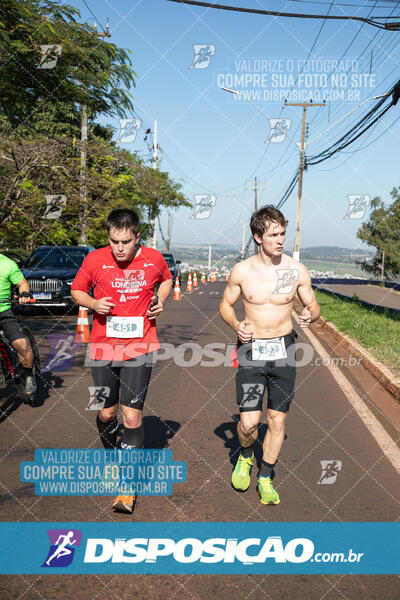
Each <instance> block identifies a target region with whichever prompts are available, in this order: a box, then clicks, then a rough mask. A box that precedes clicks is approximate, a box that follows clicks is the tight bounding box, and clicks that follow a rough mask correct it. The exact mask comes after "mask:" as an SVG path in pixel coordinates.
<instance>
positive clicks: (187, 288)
mask: <svg viewBox="0 0 400 600" xmlns="http://www.w3.org/2000/svg"><path fill="white" fill-rule="evenodd" d="M186 291H187V292H193V283H192V274H191V273H189V277H188V280H187V286H186Z"/></svg>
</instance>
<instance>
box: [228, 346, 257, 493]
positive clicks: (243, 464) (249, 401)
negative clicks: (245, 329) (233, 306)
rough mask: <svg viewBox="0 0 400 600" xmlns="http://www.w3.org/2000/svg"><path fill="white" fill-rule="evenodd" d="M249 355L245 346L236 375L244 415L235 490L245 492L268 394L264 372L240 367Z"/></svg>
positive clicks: (234, 472) (237, 390)
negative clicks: (244, 358) (241, 362)
mask: <svg viewBox="0 0 400 600" xmlns="http://www.w3.org/2000/svg"><path fill="white" fill-rule="evenodd" d="M245 353H246V347H245V345H243V347H242V351H241V356H240V357H239V367H238V371H237V374H236V402H237V404H238V406H239V411H240V421H239V423H238V425H237V433H238V438H239V442H240V446H241V449H240V452H239V456H238V460H237V463H236V466H235V468H234V470H233V473H232V485H233V487H234V488H235V489H236V490H239V491H242V492H244V491H245V490H247V489H248V487H249V485H250V471H251V467H252V465H253V460H254V448H253V446H254V442H255V441H256V439H257V435H258V424H259V422H260V419H261V409H262V401H263V396H264V391H265V376H264V375H263V374H262V372H260V370H259V369H258V368H254V367H251V366H250V367H248V366H246V367H244V366H242V365H241V364H240V361H241V359H243V357H245Z"/></svg>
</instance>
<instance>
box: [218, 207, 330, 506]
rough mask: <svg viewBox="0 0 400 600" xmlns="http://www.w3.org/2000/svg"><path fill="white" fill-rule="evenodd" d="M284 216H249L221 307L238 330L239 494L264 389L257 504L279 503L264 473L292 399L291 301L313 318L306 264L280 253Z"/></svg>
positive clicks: (235, 478) (269, 212) (303, 317)
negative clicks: (252, 246) (240, 311)
mask: <svg viewBox="0 0 400 600" xmlns="http://www.w3.org/2000/svg"><path fill="white" fill-rule="evenodd" d="M286 226H287V221H286V219H285V217H284V216H283V214H282V213H281V212H280V211H279V210H278V209H276V208H275V207H274V206H264V207H263V208H261V209H260V210H258V211H257V212H255V213H254V214H253V215H252V217H251V221H250V228H251V232H252V234H253V237H254V240H255V241H256V242H257V244H258V245H259V247H260V249H259V253H258V254H257V255H255V256H252V257H251V258H248V259H247V260H245V261H242V262H240V263H237V264H236V265H235V266H234V267H233V269H232V272H231V275H230V277H229V282H228V285H227V286H226V288H225V291H224V295H223V298H222V301H221V305H220V314H221V316H222V318H223V319H224V321H225V322H226V323H228V325H230V326H231V327H232V329H233V330H234V331H236V332H237V335H238V338H239V340H238V347H237V364H238V371H237V374H236V397H237V403H238V405H239V410H240V421H239V423H238V426H237V432H238V437H239V441H240V444H241V451H240V454H239V458H238V460H237V463H236V466H235V469H234V471H233V473H232V485H233V487H234V488H235V489H237V490H240V491H245V490H247V488H248V487H249V485H250V471H251V467H252V465H253V461H254V450H253V446H254V442H255V441H256V440H257V435H258V424H259V422H260V419H261V411H262V401H263V396H264V392H265V389H266V388H267V390H268V406H267V423H268V429H267V433H266V435H265V438H264V441H263V458H262V462H261V469H260V471H259V474H258V482H257V492H258V494H259V496H260V499H261V502H262V503H263V504H279V502H280V500H279V495H278V493H277V491H276V490H275V489H274V487H273V485H272V482H271V478H272V476H273V467H274V465H275V463H276V461H277V458H278V456H279V453H280V450H281V448H282V443H283V440H284V436H285V418H286V413H287V412H288V410H289V406H290V403H291V401H292V399H293V392H294V383H295V377H296V366H295V337H296V334H295V332H294V331H293V327H292V318H291V315H292V307H293V298H294V296H295V294H296V293H297V294H298V296H299V298H300V300H301V302H302V303H303V305H304V309H303V311H302V313H301V314H300V315H299V319H300V326H301V327H308V325H309V324H310V323H311V322H312V321H315V320H316V319H318V317H319V315H320V309H319V305H318V303H317V300H316V298H315V294H314V291H313V289H312V287H311V278H310V274H309V272H308V270H307V268H306V267H305V266H304V265H302V264H301V263H299V262H298V261H297V260H295V259H294V258H292V257H291V256H288V255H287V254H283V244H284V241H285V235H286ZM239 296H241V297H242V302H243V306H244V311H245V320H244V321H238V319H237V317H236V314H235V310H234V304H235V303H236V301H237V300H238V299H239Z"/></svg>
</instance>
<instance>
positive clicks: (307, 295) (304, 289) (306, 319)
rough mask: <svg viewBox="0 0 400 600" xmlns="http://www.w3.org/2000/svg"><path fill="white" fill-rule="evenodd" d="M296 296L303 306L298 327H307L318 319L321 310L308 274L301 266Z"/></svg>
mask: <svg viewBox="0 0 400 600" xmlns="http://www.w3.org/2000/svg"><path fill="white" fill-rule="evenodd" d="M297 294H298V296H299V298H300V300H301V302H302V303H303V306H304V309H303V311H302V313H301V314H300V315H299V318H300V326H301V327H308V325H309V324H310V323H312V322H313V321H316V319H318V317H319V316H320V314H321V310H320V308H319V304H318V302H317V299H316V297H315V294H314V290H313V289H312V286H311V277H310V273H309V272H308V269H307V268H306V267H305V266H304V265H302V268H301V271H300V278H299V285H298V287H297Z"/></svg>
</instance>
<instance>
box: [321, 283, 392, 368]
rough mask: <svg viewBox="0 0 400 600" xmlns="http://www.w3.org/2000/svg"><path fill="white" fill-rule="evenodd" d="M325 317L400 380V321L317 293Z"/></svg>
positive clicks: (353, 303)
mask: <svg viewBox="0 0 400 600" xmlns="http://www.w3.org/2000/svg"><path fill="white" fill-rule="evenodd" d="M315 294H316V296H317V300H318V303H319V305H320V307H321V315H322V316H323V317H324V319H326V320H327V321H331V322H332V323H334V325H336V327H337V328H338V329H339V331H341V332H343V333H345V334H347V335H348V336H350V337H351V338H353V339H355V340H357V341H358V342H359V343H360V344H361V345H362V346H364V348H366V350H368V352H370V353H371V354H372V355H373V356H375V357H376V358H377V359H378V360H380V361H381V362H382V363H383V364H384V365H386V366H387V367H388V368H389V369H390V370H391V371H393V373H395V375H396V376H397V377H400V364H399V348H400V318H398V317H396V315H393V316H389V315H388V314H387V313H385V312H383V311H374V310H372V309H371V308H367V307H366V306H362V305H361V304H357V302H351V301H348V300H342V299H341V298H335V297H334V296H328V295H327V294H324V293H323V292H319V291H317V290H315Z"/></svg>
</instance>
